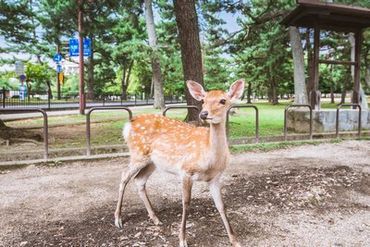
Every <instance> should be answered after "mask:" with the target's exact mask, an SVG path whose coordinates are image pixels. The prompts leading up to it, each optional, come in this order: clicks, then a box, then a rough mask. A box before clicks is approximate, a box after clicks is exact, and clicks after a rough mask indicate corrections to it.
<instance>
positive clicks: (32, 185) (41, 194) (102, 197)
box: [0, 141, 370, 246]
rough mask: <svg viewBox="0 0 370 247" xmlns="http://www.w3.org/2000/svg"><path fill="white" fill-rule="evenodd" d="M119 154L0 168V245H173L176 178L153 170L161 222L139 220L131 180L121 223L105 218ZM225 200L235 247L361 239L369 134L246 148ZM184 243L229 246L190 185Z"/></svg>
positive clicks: (202, 192)
mask: <svg viewBox="0 0 370 247" xmlns="http://www.w3.org/2000/svg"><path fill="white" fill-rule="evenodd" d="M126 165H127V160H126V159H112V160H103V161H102V160H100V161H95V162H73V163H68V164H58V165H57V166H29V167H27V168H24V169H19V170H9V171H1V174H0V186H1V191H0V198H1V200H0V215H1V217H0V225H1V228H0V246H177V245H178V238H177V234H178V226H179V222H180V220H181V216H180V215H181V192H180V188H181V186H180V183H179V181H178V179H177V178H176V177H175V176H172V175H169V174H166V175H163V174H160V173H159V172H155V173H154V174H153V176H152V177H151V178H150V180H149V182H148V186H147V187H148V194H149V197H150V198H151V200H152V202H153V204H154V206H155V208H156V209H157V212H158V216H159V218H160V219H161V220H162V222H163V225H161V226H155V225H153V223H152V222H151V221H150V220H149V219H148V217H147V213H146V210H145V208H144V205H143V204H142V202H141V201H140V199H139V197H138V195H137V193H136V188H135V186H134V184H133V183H130V184H129V186H128V188H127V190H126V194H125V199H124V207H123V215H124V217H123V220H124V228H123V229H122V230H120V229H117V228H116V227H115V226H114V222H113V212H114V208H115V204H116V196H117V190H118V182H119V179H120V173H121V170H122V168H123V167H124V166H126ZM224 184H225V186H224V190H223V195H224V201H225V203H226V205H227V207H228V208H227V210H228V215H229V218H230V220H231V223H232V225H233V227H234V229H235V231H236V233H237V235H238V237H239V239H240V242H241V243H242V244H243V245H244V246H272V245H273V246H369V245H370V141H345V142H341V143H338V144H320V145H317V146H311V145H309V146H301V147H295V148H290V149H285V150H276V151H270V152H267V153H263V152H248V153H243V154H239V155H236V156H234V157H233V159H232V163H231V166H230V167H229V168H228V170H227V171H226V172H225V174H224ZM187 227H188V228H187V233H188V243H189V245H190V246H228V244H229V243H228V239H227V236H226V232H225V230H224V227H223V225H222V222H221V219H220V217H219V215H218V213H217V211H216V210H215V207H214V205H213V202H212V200H211V199H210V196H209V191H208V186H207V184H204V183H196V184H195V186H194V189H193V200H192V203H191V212H190V216H189V220H188V226H187Z"/></svg>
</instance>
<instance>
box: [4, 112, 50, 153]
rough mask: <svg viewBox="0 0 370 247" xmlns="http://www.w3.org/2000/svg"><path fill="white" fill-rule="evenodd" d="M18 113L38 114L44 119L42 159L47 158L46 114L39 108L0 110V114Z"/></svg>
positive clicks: (47, 134) (47, 133)
mask: <svg viewBox="0 0 370 247" xmlns="http://www.w3.org/2000/svg"><path fill="white" fill-rule="evenodd" d="M19 112H26V113H27V112H40V113H41V114H42V117H43V119H44V124H43V136H44V159H45V160H47V159H48V158H49V139H48V138H49V132H48V128H49V126H48V114H47V113H46V112H45V111H44V110H42V109H39V108H18V109H0V113H19Z"/></svg>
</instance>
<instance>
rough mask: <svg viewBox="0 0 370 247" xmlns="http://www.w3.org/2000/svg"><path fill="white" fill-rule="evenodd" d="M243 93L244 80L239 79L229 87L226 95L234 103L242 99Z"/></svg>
mask: <svg viewBox="0 0 370 247" xmlns="http://www.w3.org/2000/svg"><path fill="white" fill-rule="evenodd" d="M243 92H244V80H243V79H239V80H237V81H235V82H234V83H233V84H232V85H231V86H230V89H229V92H228V93H227V94H228V95H229V97H230V100H231V101H235V100H238V99H240V98H241V97H242V95H243Z"/></svg>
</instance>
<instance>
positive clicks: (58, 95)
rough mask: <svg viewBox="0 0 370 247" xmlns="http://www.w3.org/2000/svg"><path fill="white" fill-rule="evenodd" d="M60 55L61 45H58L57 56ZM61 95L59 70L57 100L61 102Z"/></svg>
mask: <svg viewBox="0 0 370 247" xmlns="http://www.w3.org/2000/svg"><path fill="white" fill-rule="evenodd" d="M59 53H60V44H59V43H58V44H57V54H59ZM60 96H61V95H60V81H59V71H58V70H57V98H58V100H60V99H61V97H60Z"/></svg>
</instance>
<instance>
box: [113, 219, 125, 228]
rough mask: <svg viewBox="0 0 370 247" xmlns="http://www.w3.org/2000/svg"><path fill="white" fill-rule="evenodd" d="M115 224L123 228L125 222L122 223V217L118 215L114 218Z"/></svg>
mask: <svg viewBox="0 0 370 247" xmlns="http://www.w3.org/2000/svg"><path fill="white" fill-rule="evenodd" d="M114 224H115V225H116V227H118V228H123V224H122V219H121V218H120V217H116V218H115V219H114Z"/></svg>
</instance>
